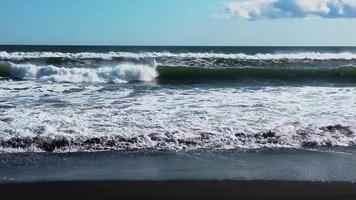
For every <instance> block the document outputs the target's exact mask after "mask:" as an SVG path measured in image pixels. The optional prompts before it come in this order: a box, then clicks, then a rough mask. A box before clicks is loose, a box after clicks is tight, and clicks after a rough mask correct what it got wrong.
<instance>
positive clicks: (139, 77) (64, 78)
mask: <svg viewBox="0 0 356 200" xmlns="http://www.w3.org/2000/svg"><path fill="white" fill-rule="evenodd" d="M0 75H1V76H3V77H4V76H5V77H9V78H12V79H20V80H33V79H37V80H41V81H53V82H88V83H91V82H97V83H124V82H133V81H152V80H154V79H155V78H156V77H157V76H158V73H157V72H156V70H155V68H154V67H150V66H148V65H139V64H135V65H133V64H128V63H127V64H120V65H115V66H106V67H99V68H63V67H56V66H53V65H46V66H37V65H33V64H13V63H10V64H2V65H0Z"/></svg>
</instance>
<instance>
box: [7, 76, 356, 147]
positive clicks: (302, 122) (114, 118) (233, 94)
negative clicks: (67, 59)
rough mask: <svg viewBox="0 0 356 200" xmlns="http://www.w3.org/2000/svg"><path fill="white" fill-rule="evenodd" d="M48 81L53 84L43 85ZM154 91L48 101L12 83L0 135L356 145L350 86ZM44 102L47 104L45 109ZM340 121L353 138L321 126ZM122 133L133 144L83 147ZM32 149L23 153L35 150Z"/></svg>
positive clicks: (57, 95)
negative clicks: (110, 142) (268, 134)
mask: <svg viewBox="0 0 356 200" xmlns="http://www.w3.org/2000/svg"><path fill="white" fill-rule="evenodd" d="M2 83H3V84H6V82H2ZM17 84H22V82H18V83H17ZM46 84H49V83H46V82H45V83H43V85H46ZM51 84H59V83H51ZM26 85H27V84H26ZM61 85H62V84H61ZM37 86H40V87H44V88H48V87H47V86H41V85H37ZM18 87H19V86H18ZM152 87H154V88H151V89H150V88H144V89H142V90H144V92H143V91H142V90H140V89H138V90H137V88H135V87H129V86H127V87H123V88H121V87H119V88H118V89H117V90H114V91H112V90H106V91H105V90H101V91H100V92H98V90H84V91H81V92H72V93H62V91H63V90H58V91H56V92H52V93H48V95H46V96H43V92H38V91H36V90H35V88H36V87H31V88H30V89H29V90H33V91H35V92H26V90H14V91H12V92H11V90H10V91H8V89H11V88H13V86H11V87H7V88H6V91H8V92H7V93H3V91H2V90H0V100H1V101H3V102H5V103H9V104H16V106H15V107H14V108H9V109H5V110H3V111H2V113H1V114H2V115H1V119H0V137H1V138H2V139H5V140H6V138H7V139H10V138H14V137H15V138H35V137H40V138H44V139H47V140H50V139H53V138H66V139H67V140H68V141H71V142H72V146H68V147H65V148H64V149H60V150H64V151H87V150H90V151H96V150H105V149H108V148H109V149H163V150H183V149H185V150H194V149H201V148H203V149H233V148H247V149H251V148H302V146H303V144H304V143H314V144H315V146H328V145H331V146H352V145H355V144H356V134H355V133H356V126H355V124H356V121H355V119H356V114H355V113H356V112H355V110H356V104H355V101H354V97H355V95H356V90H355V88H353V87H345V88H334V87H263V88H259V89H254V88H252V89H249V88H239V87H237V88H210V89H207V88H205V89H204V88H199V87H187V88H180V89H179V90H177V89H170V88H160V87H159V89H157V88H155V87H156V86H152ZM0 89H1V87H0ZM39 100H42V101H41V104H40V105H38V102H39ZM49 100H50V101H49ZM53 101H54V102H56V101H58V102H61V101H65V103H62V106H60V107H57V106H53ZM46 102H48V103H46ZM0 111H1V109H0ZM338 124H340V125H342V126H345V127H348V129H349V130H350V131H352V132H353V133H352V134H345V133H343V132H342V131H339V130H331V131H327V130H325V129H321V127H326V126H329V125H331V126H333V125H338ZM270 130H271V131H273V132H274V133H275V135H276V136H277V137H278V138H274V140H275V141H276V142H275V143H274V142H269V141H268V140H269V138H263V137H261V134H262V133H265V132H267V131H270ZM240 133H242V135H240ZM256 134H257V135H260V137H256V136H255V135H256ZM202 135H206V137H205V136H204V137H202ZM118 136H119V137H122V138H126V139H128V140H130V139H132V138H134V140H135V141H134V142H125V141H123V142H122V141H121V143H120V144H119V145H117V146H105V145H104V143H103V144H99V145H95V144H94V145H91V146H85V145H81V144H83V142H84V141H85V140H87V139H92V138H98V137H106V138H108V140H111V139H112V140H115V139H117V137H118ZM118 143H119V142H118ZM100 145H102V146H100ZM31 148H32V147H28V148H25V149H23V151H33V150H36V149H31Z"/></svg>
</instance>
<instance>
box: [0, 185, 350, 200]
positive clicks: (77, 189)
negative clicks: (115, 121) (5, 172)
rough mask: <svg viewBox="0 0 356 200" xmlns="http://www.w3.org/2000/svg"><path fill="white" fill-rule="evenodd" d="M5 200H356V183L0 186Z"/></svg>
mask: <svg viewBox="0 0 356 200" xmlns="http://www.w3.org/2000/svg"><path fill="white" fill-rule="evenodd" d="M0 194H1V197H2V198H4V199H54V200H55V199H61V200H63V199H76V200H78V199H86V200H90V199H140V200H143V199H204V200H209V199H264V200H266V199H267V200H268V199H303V200H307V199H313V200H316V199H323V200H328V199H330V200H331V199H333V200H335V199H337V200H343V199H356V183H351V182H306V181H79V182H34V183H12V184H0Z"/></svg>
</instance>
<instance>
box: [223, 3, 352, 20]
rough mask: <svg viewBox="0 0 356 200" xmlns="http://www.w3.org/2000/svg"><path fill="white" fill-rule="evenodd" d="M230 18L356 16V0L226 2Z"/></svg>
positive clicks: (227, 14)
mask: <svg viewBox="0 0 356 200" xmlns="http://www.w3.org/2000/svg"><path fill="white" fill-rule="evenodd" d="M224 5H225V9H226V15H225V16H227V17H229V18H236V19H242V20H260V19H280V18H307V17H320V18H356V0H240V1H233V2H226V3H224Z"/></svg>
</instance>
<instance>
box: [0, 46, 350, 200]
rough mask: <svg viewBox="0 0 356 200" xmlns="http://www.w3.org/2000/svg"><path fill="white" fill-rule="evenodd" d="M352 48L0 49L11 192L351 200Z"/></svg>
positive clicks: (2, 182)
mask: <svg viewBox="0 0 356 200" xmlns="http://www.w3.org/2000/svg"><path fill="white" fill-rule="evenodd" d="M355 61H356V49H355V48H353V47H328V48H326V47H138V46H120V47H109V46H103V47H100V46H0V83H1V84H0V114H1V115H0V193H1V195H2V197H6V198H7V199H10V198H11V199H23V198H30V199H32V198H37V199H48V198H50V199H117V198H121V199H313V200H315V199H355V198H356V197H355V191H356V189H355V184H354V183H355V181H356V168H355V167H354V166H355V164H356V151H355V144H356V135H355V134H356V126H355V124H356V121H355V119H356V114H355V113H356V112H355V110H356V104H355V95H356V90H355V86H356V76H355V67H354V65H355V64H356V62H355Z"/></svg>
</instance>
